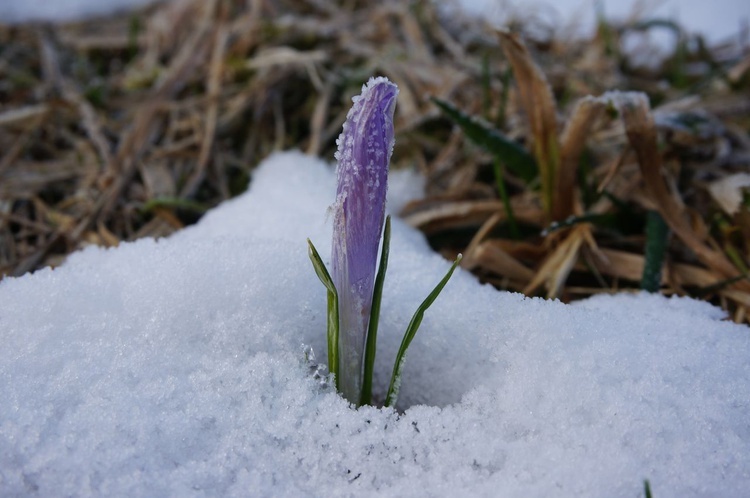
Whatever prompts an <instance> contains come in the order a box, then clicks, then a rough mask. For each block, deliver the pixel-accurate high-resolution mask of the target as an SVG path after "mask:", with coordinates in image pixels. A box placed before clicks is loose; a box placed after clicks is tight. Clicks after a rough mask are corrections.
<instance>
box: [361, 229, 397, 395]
mask: <svg viewBox="0 0 750 498" xmlns="http://www.w3.org/2000/svg"><path fill="white" fill-rule="evenodd" d="M390 246H391V216H390V215H388V216H386V217H385V229H384V231H383V249H382V250H381V251H380V263H379V264H378V273H377V275H375V286H374V288H373V291H372V307H371V308H370V324H369V326H368V327H367V343H366V344H365V366H364V374H363V377H362V397H361V398H360V402H359V404H360V405H369V404H372V373H373V371H374V369H375V348H376V347H377V340H378V321H379V320H380V302H381V301H382V298H383V282H385V271H386V269H387V268H388V254H389V252H390Z"/></svg>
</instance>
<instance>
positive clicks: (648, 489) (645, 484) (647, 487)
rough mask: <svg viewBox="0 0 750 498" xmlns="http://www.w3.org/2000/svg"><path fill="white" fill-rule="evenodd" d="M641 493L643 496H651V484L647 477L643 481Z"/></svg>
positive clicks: (649, 497) (650, 497)
mask: <svg viewBox="0 0 750 498" xmlns="http://www.w3.org/2000/svg"><path fill="white" fill-rule="evenodd" d="M643 494H644V495H645V498H652V497H653V495H652V494H651V484H650V483H649V482H648V479H646V480H644V481H643Z"/></svg>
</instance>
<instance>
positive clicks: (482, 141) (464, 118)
mask: <svg viewBox="0 0 750 498" xmlns="http://www.w3.org/2000/svg"><path fill="white" fill-rule="evenodd" d="M432 101H433V102H434V103H435V105H437V106H438V107H439V108H440V110H442V111H443V112H444V113H445V114H446V115H447V116H448V117H449V118H451V119H452V120H453V122H454V123H456V124H457V125H458V126H460V127H461V129H462V130H463V132H464V133H465V134H466V136H467V137H469V139H470V140H471V141H472V142H474V143H475V144H477V145H478V146H480V147H482V148H483V149H485V150H486V151H488V152H490V153H492V154H493V155H495V157H497V158H499V159H500V160H501V161H503V163H505V165H506V166H507V167H508V169H509V170H511V171H512V172H513V173H515V174H516V175H518V176H519V177H520V178H522V179H523V180H524V181H525V182H526V183H529V182H531V181H532V180H534V178H536V177H537V175H538V174H539V168H538V167H537V164H536V161H535V160H534V157H533V156H532V155H531V154H529V152H528V151H527V150H526V149H524V148H523V147H521V146H520V145H518V144H517V143H516V142H514V141H513V140H511V139H509V138H508V137H506V136H505V135H503V134H502V133H500V132H499V131H497V130H494V129H492V128H490V127H489V125H487V124H485V123H482V122H481V121H479V120H477V119H476V118H473V117H472V116H469V115H468V114H466V113H464V112H462V111H460V110H459V109H457V108H456V107H454V106H453V105H452V104H450V103H448V102H446V101H444V100H440V99H438V98H436V97H433V98H432Z"/></svg>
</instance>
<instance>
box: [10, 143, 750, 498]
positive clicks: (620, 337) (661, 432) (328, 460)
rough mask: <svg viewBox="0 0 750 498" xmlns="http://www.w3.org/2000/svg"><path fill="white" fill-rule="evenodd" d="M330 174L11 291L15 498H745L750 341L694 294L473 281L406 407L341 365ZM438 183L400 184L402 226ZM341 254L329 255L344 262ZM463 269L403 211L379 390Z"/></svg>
mask: <svg viewBox="0 0 750 498" xmlns="http://www.w3.org/2000/svg"><path fill="white" fill-rule="evenodd" d="M334 190H335V187H334V175H333V171H332V169H331V167H330V166H328V165H326V164H324V163H323V162H321V161H319V160H316V159H313V158H309V157H307V156H304V155H302V154H299V153H286V154H280V155H276V156H273V157H272V158H270V159H268V160H267V161H266V162H265V163H264V164H263V165H262V166H261V167H260V168H259V169H258V170H257V171H256V173H255V175H254V178H253V182H252V184H251V187H250V190H249V191H248V193H246V194H245V195H243V196H242V197H240V198H236V199H234V200H232V201H230V202H227V203H225V204H224V205H222V206H220V207H219V208H217V209H215V210H213V211H212V212H210V213H209V214H208V215H206V216H205V217H204V219H203V220H201V222H200V223H199V224H198V225H197V226H194V227H191V228H188V229H186V230H184V231H182V232H179V233H177V234H176V235H174V236H172V237H170V238H169V239H166V240H160V241H151V240H141V241H138V242H135V243H131V244H123V245H122V246H120V247H119V248H117V249H111V250H103V249H98V248H91V249H88V250H86V251H84V252H82V253H79V254H75V255H73V256H72V257H71V258H70V259H69V261H68V262H67V263H66V264H65V265H64V266H63V267H61V268H58V269H56V270H42V271H39V272H37V273H35V274H34V275H29V276H25V277H22V278H18V279H6V280H4V281H3V282H2V283H0V344H2V348H0V399H1V400H2V403H0V495H3V496H14V495H39V496H67V495H110V496H111V495H116V496H202V495H210V496H246V495H261V496H268V495H274V496H300V495H315V496H350V495H358V496H360V495H362V496H368V495H375V494H381V495H382V494H389V495H398V496H449V495H452V494H459V493H460V494H462V495H471V496H520V495H524V496H640V495H642V493H643V480H644V479H649V480H650V482H651V487H652V490H653V492H654V496H657V497H660V498H661V497H669V496H742V495H743V494H746V492H747V490H748V489H750V461H749V459H748V455H750V425H749V424H748V420H750V406H749V405H748V392H750V389H749V386H750V363H748V361H747V359H748V358H750V334H749V333H748V329H747V328H746V327H743V326H739V325H735V324H732V323H730V322H726V321H722V320H721V318H722V312H721V311H720V310H718V309H716V308H713V307H711V306H710V305H708V304H705V303H702V302H697V301H693V300H689V299H679V298H674V299H667V298H664V297H661V296H652V295H646V294H638V295H632V294H627V295H617V296H600V297H597V298H592V299H588V300H586V301H583V302H580V303H578V304H576V305H565V304H562V303H560V302H556V301H544V300H541V299H529V298H525V297H523V296H521V295H519V294H511V293H503V292H497V291H495V290H494V289H492V288H490V287H488V286H482V285H480V284H478V283H477V282H476V280H475V279H474V277H472V276H471V275H470V274H467V273H465V272H460V271H459V272H457V273H456V274H455V275H454V277H453V280H452V281H451V283H450V285H449V286H447V287H446V289H445V290H444V292H443V294H442V295H441V297H440V304H441V305H440V306H439V307H434V308H432V309H430V313H428V315H427V316H426V317H425V321H424V323H423V325H422V329H421V330H420V333H419V334H418V335H417V337H416V338H415V339H414V344H413V345H412V348H411V350H410V351H411V354H410V355H409V358H408V361H407V364H406V372H405V374H404V383H403V386H402V390H401V395H400V398H399V406H398V408H399V410H400V413H399V412H397V411H394V410H390V409H377V408H373V407H363V408H360V409H359V410H355V409H353V408H352V407H351V406H350V405H348V403H346V402H345V401H344V400H343V399H342V398H341V397H340V396H338V395H337V394H336V393H334V392H332V390H331V389H330V388H325V387H321V386H320V385H319V383H318V382H317V381H316V380H315V379H314V378H313V377H312V376H310V373H309V369H308V366H307V364H306V363H305V361H304V354H303V352H302V350H301V345H302V344H309V345H312V346H313V348H314V350H315V352H316V353H317V355H318V360H319V361H325V358H324V354H325V351H326V346H325V323H326V317H325V290H324V289H323V287H322V286H321V285H320V283H319V282H318V281H317V279H316V276H315V274H314V272H313V271H312V270H311V269H310V264H309V260H308V259H307V247H306V242H305V239H306V238H307V237H311V238H313V239H314V240H316V241H320V242H319V247H318V248H319V250H320V251H321V254H324V255H325V254H329V249H330V247H328V246H327V245H326V243H325V241H328V240H330V230H331V227H330V220H326V209H327V207H328V205H329V203H330V202H331V199H333V197H334ZM418 191H419V180H418V178H417V177H416V176H415V175H413V174H409V173H402V174H396V175H392V177H391V189H390V192H389V195H390V199H389V202H390V209H391V211H392V212H395V211H397V210H398V207H399V206H400V205H402V204H403V202H405V200H407V199H408V198H410V197H412V196H413V195H415V193H416V192H418ZM324 259H325V258H324ZM449 264H450V263H449V262H447V261H445V260H443V259H442V258H440V257H439V256H438V255H436V254H434V253H433V252H432V251H431V250H430V248H429V247H428V246H427V244H426V243H425V241H424V239H423V237H422V235H421V234H419V233H418V232H416V231H415V230H413V229H411V228H409V227H407V226H405V225H404V224H403V223H401V222H400V221H398V220H397V219H394V222H393V227H392V240H391V258H390V263H389V274H388V275H389V276H388V279H386V283H385V291H384V295H383V305H382V312H381V320H380V333H379V341H380V346H379V353H378V357H377V359H376V365H375V382H374V384H375V386H374V391H375V397H376V398H377V397H378V396H380V397H381V399H382V396H383V394H384V391H385V389H386V388H387V385H386V384H387V379H388V375H389V373H390V367H391V366H392V364H393V358H394V356H395V354H396V350H397V348H398V344H399V341H400V339H401V335H402V333H403V324H404V323H406V322H407V321H408V319H409V317H410V316H411V313H412V312H413V311H414V309H415V307H416V306H417V305H418V304H419V301H420V300H421V299H422V298H423V297H424V296H425V295H426V294H427V293H428V292H429V290H430V289H431V287H432V286H433V285H434V283H435V282H434V276H435V275H439V274H442V273H444V272H445V271H446V270H447V268H448V266H449Z"/></svg>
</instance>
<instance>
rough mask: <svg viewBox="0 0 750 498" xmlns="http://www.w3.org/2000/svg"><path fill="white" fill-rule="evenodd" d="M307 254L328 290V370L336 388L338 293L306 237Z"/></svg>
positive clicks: (337, 370) (337, 375) (315, 250)
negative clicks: (332, 376)
mask: <svg viewBox="0 0 750 498" xmlns="http://www.w3.org/2000/svg"><path fill="white" fill-rule="evenodd" d="M307 247H308V250H307V254H308V256H310V261H312V265H313V268H314V269H315V273H316V274H317V275H318V278H319V279H320V281H321V282H322V283H323V285H325V287H326V289H327V290H328V334H327V338H328V370H329V371H330V372H331V373H332V374H333V375H334V382H335V383H336V389H337V390H338V388H339V294H338V292H337V291H336V286H335V285H334V283H333V279H331V275H330V274H329V273H328V269H327V268H326V265H325V264H324V263H323V260H322V259H320V254H318V250H317V249H315V246H314V245H313V243H312V241H311V240H310V239H307Z"/></svg>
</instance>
